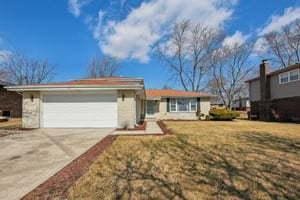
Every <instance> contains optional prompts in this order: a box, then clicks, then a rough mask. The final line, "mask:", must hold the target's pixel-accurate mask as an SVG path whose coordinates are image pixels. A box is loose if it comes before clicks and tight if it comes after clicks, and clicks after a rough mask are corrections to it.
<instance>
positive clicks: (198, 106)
mask: <svg viewBox="0 0 300 200" xmlns="http://www.w3.org/2000/svg"><path fill="white" fill-rule="evenodd" d="M200 112H201V110H200V98H199V97H198V98H197V115H198V116H200Z"/></svg>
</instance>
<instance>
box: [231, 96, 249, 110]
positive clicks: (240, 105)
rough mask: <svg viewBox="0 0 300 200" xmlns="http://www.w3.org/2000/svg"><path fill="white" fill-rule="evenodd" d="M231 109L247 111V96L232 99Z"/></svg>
mask: <svg viewBox="0 0 300 200" xmlns="http://www.w3.org/2000/svg"><path fill="white" fill-rule="evenodd" d="M232 109H233V110H244V111H249V110H250V99H249V97H239V98H238V99H235V100H233V103H232Z"/></svg>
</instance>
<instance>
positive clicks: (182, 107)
mask: <svg viewBox="0 0 300 200" xmlns="http://www.w3.org/2000/svg"><path fill="white" fill-rule="evenodd" d="M189 103H190V101H189V100H188V99H177V107H178V111H179V112H188V111H189Z"/></svg>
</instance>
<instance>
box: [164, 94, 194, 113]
mask: <svg viewBox="0 0 300 200" xmlns="http://www.w3.org/2000/svg"><path fill="white" fill-rule="evenodd" d="M179 99H187V100H188V110H187V111H179V110H178V100H179ZM172 101H175V107H176V110H172ZM192 101H195V106H196V110H194V111H192V109H191V108H192V107H191V106H192V105H191V102H192ZM173 103H174V102H173ZM197 108H198V101H197V99H196V98H184V97H179V98H170V100H169V112H170V113H195V112H197Z"/></svg>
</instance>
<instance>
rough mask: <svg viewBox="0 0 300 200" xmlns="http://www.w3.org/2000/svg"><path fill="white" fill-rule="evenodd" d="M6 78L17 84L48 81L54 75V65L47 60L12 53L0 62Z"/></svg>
mask: <svg viewBox="0 0 300 200" xmlns="http://www.w3.org/2000/svg"><path fill="white" fill-rule="evenodd" d="M0 65H1V68H2V69H3V70H4V72H5V74H6V75H7V80H8V81H10V82H11V83H14V84H17V85H29V84H39V83H46V82H49V81H50V80H51V79H52V78H53V77H54V66H53V65H51V64H50V63H49V62H48V61H47V60H38V59H32V58H28V57H26V56H25V55H23V54H20V53H12V54H10V55H9V57H8V58H7V59H5V61H4V62H2V63H1V64H0Z"/></svg>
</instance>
